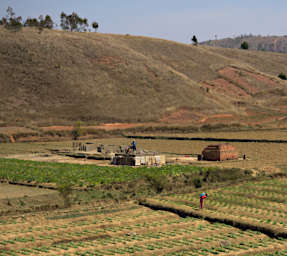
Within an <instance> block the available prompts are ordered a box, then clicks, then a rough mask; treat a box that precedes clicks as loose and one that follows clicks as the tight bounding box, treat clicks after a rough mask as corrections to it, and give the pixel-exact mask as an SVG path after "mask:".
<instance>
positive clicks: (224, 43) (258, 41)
mask: <svg viewBox="0 0 287 256" xmlns="http://www.w3.org/2000/svg"><path fill="white" fill-rule="evenodd" d="M244 41H246V42H247V43H248V45H249V49H250V50H258V51H271V52H280V53H286V52H287V35H286V36H253V35H246V36H245V35H243V36H239V37H235V38H224V39H219V40H209V41H205V42H202V43H201V45H208V46H216V47H223V48H236V49H239V48H240V46H241V43H242V42H244Z"/></svg>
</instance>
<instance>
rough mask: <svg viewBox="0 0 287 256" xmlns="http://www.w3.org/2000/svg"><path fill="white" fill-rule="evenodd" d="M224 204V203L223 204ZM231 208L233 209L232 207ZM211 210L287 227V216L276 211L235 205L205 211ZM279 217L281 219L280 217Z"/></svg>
mask: <svg viewBox="0 0 287 256" xmlns="http://www.w3.org/2000/svg"><path fill="white" fill-rule="evenodd" d="M163 199H166V200H167V201H171V202H173V203H176V204H180V205H187V206H192V205H194V207H196V206H197V205H198V202H196V203H195V202H190V201H188V200H177V199H175V198H169V197H163ZM222 204H223V203H222ZM230 206H231V207H230ZM254 209H256V212H253V211H251V210H254ZM207 210H211V211H215V210H216V211H217V212H219V213H222V214H225V215H233V216H238V217H246V218H250V219H253V220H254V221H260V222H262V221H267V222H271V221H273V222H274V221H275V222H276V225H285V224H286V223H287V219H286V215H285V214H284V215H282V214H281V213H280V214H279V212H276V211H270V210H264V209H259V210H258V209H257V208H249V207H243V206H236V205H235V206H234V205H229V206H223V205H217V204H216V206H215V205H214V204H213V205H211V206H210V205H209V204H208V205H206V206H205V211H207ZM278 215H279V217H278Z"/></svg>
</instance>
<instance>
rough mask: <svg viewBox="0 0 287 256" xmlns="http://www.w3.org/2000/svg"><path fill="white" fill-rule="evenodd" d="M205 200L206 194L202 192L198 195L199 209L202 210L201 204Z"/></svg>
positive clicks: (202, 205)
mask: <svg viewBox="0 0 287 256" xmlns="http://www.w3.org/2000/svg"><path fill="white" fill-rule="evenodd" d="M205 198H207V193H204V192H203V193H201V194H200V200H199V201H200V209H203V207H204V204H203V202H204V199H205Z"/></svg>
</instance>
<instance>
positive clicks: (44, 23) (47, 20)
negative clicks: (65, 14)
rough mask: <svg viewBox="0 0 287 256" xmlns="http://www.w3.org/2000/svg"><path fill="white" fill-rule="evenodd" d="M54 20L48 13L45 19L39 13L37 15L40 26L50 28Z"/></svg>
mask: <svg viewBox="0 0 287 256" xmlns="http://www.w3.org/2000/svg"><path fill="white" fill-rule="evenodd" d="M54 25H55V24H54V21H53V20H52V18H51V16H50V15H46V16H45V19H44V18H43V16H42V15H41V16H40V17H39V26H40V27H42V28H47V29H52V28H53V27H54Z"/></svg>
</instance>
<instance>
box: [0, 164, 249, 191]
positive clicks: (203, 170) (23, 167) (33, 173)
mask: <svg viewBox="0 0 287 256" xmlns="http://www.w3.org/2000/svg"><path fill="white" fill-rule="evenodd" d="M168 177H172V178H173V179H177V181H182V182H185V181H186V180H188V181H191V182H190V183H191V184H189V185H192V184H193V180H194V179H196V180H195V181H196V182H194V183H196V185H197V186H201V182H209V181H210V182H217V181H228V180H236V179H238V178H250V177H251V173H250V172H248V171H243V170H240V169H219V168H210V167H196V166H178V165H174V166H171V165H170V166H163V167H140V168H134V167H130V166H121V167H108V166H105V167H103V166H96V165H80V164H68V163H48V162H35V161H25V160H17V159H0V179H2V180H5V181H9V182H26V183H31V184H48V183H52V184H63V183H69V184H70V185H72V186H76V187H84V188H93V187H99V186H100V185H108V184H119V183H125V182H137V181H138V180H143V179H144V180H146V181H148V182H150V183H151V184H153V185H154V186H155V187H156V188H157V190H158V191H159V192H160V191H162V190H163V189H165V186H166V185H168V184H169V183H170V182H169V181H170V180H169V179H168Z"/></svg>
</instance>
